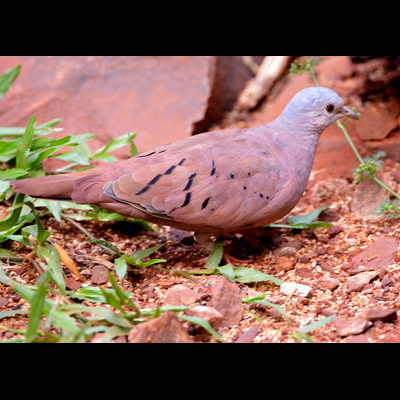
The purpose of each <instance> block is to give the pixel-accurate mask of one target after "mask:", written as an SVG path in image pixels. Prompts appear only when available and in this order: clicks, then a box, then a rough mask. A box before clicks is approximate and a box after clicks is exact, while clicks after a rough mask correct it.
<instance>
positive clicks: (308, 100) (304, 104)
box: [280, 87, 359, 133]
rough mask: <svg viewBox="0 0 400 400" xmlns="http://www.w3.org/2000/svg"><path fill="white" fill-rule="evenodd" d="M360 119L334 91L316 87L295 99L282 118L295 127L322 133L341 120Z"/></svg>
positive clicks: (305, 90) (303, 91) (298, 94)
mask: <svg viewBox="0 0 400 400" xmlns="http://www.w3.org/2000/svg"><path fill="white" fill-rule="evenodd" d="M343 117H348V118H353V119H359V117H358V115H357V114H356V113H355V112H353V111H351V110H349V109H348V108H346V107H345V106H344V102H343V100H342V98H341V97H340V96H339V95H338V94H337V93H336V92H334V91H333V90H331V89H327V88H323V87H314V88H309V89H304V90H302V91H301V92H299V93H297V95H296V96H295V97H294V98H293V100H292V101H291V102H290V103H289V104H288V106H287V107H286V109H285V110H284V111H283V113H282V115H281V117H280V118H282V119H283V121H284V122H285V123H289V124H290V125H292V126H293V127H296V126H297V127H303V128H306V129H307V130H312V131H316V132H318V133H322V132H323V131H324V130H325V129H326V128H328V127H329V126H330V125H332V124H333V123H334V122H336V121H337V120H338V119H339V118H343Z"/></svg>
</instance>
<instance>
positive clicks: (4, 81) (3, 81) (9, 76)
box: [0, 65, 21, 99]
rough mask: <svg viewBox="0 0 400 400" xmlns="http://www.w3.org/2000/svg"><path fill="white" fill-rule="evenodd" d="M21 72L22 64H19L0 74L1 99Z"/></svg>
mask: <svg viewBox="0 0 400 400" xmlns="http://www.w3.org/2000/svg"><path fill="white" fill-rule="evenodd" d="M20 72H21V65H17V66H16V67H14V68H11V69H10V70H8V71H7V72H6V73H4V74H3V75H1V76H0V99H1V98H2V97H3V96H4V95H5V94H6V93H7V92H8V90H9V89H10V87H11V85H12V84H13V83H14V81H15V80H16V79H17V78H18V76H19V74H20Z"/></svg>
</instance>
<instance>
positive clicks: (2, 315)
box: [0, 310, 29, 321]
mask: <svg viewBox="0 0 400 400" xmlns="http://www.w3.org/2000/svg"><path fill="white" fill-rule="evenodd" d="M26 314H29V312H28V311H20V310H16V311H2V312H0V321H1V320H2V319H4V318H12V317H15V316H16V315H26Z"/></svg>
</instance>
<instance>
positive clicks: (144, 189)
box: [135, 186, 151, 196]
mask: <svg viewBox="0 0 400 400" xmlns="http://www.w3.org/2000/svg"><path fill="white" fill-rule="evenodd" d="M150 189H151V186H146V187H144V188H143V189H142V190H141V191H140V192H138V193H136V194H135V196H141V195H142V194H145V193H146V192H148V191H149V190H150Z"/></svg>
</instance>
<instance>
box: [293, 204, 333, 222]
mask: <svg viewBox="0 0 400 400" xmlns="http://www.w3.org/2000/svg"><path fill="white" fill-rule="evenodd" d="M329 208H330V206H324V207H321V208H318V210H315V211H313V212H311V213H309V214H305V215H299V216H297V217H292V218H290V219H289V223H290V225H292V226H298V225H300V224H304V225H309V224H311V223H313V222H314V221H316V220H317V218H319V216H320V215H321V214H322V213H323V212H324V211H326V210H329Z"/></svg>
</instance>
